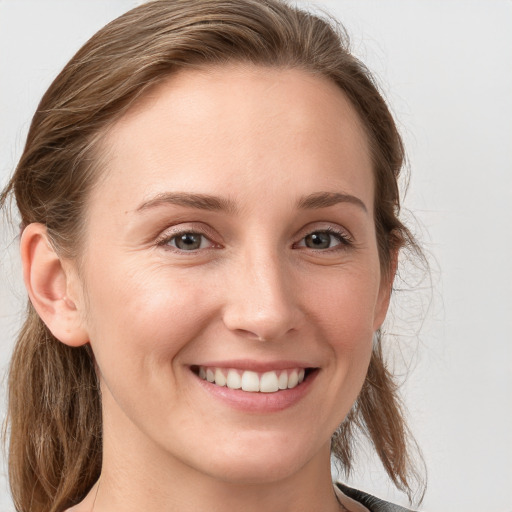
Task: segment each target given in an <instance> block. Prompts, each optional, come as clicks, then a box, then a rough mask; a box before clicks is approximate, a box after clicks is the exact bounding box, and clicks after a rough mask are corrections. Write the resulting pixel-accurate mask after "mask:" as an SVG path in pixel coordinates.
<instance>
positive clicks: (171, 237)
mask: <svg viewBox="0 0 512 512" xmlns="http://www.w3.org/2000/svg"><path fill="white" fill-rule="evenodd" d="M320 233H327V234H328V235H329V236H330V237H334V238H336V239H337V241H338V242H339V243H338V244H336V245H334V246H333V247H328V248H325V249H314V248H311V247H307V246H306V245H305V243H304V245H302V244H301V243H302V242H304V241H305V240H306V238H307V237H308V236H311V235H314V234H320ZM184 235H195V236H200V237H202V238H203V239H206V240H207V241H208V242H209V243H210V244H211V245H210V246H209V247H203V248H201V247H199V248H197V249H192V250H189V251H187V250H185V249H180V248H179V247H177V246H176V245H174V246H173V245H170V242H172V241H176V240H177V239H178V238H179V237H183V236H184ZM201 244H202V242H201ZM156 245H157V246H159V247H163V248H164V249H166V250H170V251H174V252H177V253H180V254H184V253H190V254H196V253H197V252H198V251H200V250H208V249H212V248H218V247H220V245H218V244H215V242H212V240H211V239H210V238H209V237H208V235H207V234H205V233H204V232H201V231H200V230H194V229H183V230H180V231H176V232H174V233H166V234H164V235H162V236H161V237H159V238H158V239H157V241H156ZM352 245H353V241H352V239H351V237H350V236H349V235H348V234H347V233H346V232H344V231H341V230H337V229H334V228H333V227H331V226H328V227H325V228H321V229H315V230H312V231H309V232H308V233H306V234H305V235H304V236H303V237H302V238H301V239H300V240H299V242H296V243H294V244H293V247H294V248H296V247H304V248H305V249H310V250H313V251H315V252H331V251H333V252H334V251H339V250H344V249H347V248H349V247H351V246H352Z"/></svg>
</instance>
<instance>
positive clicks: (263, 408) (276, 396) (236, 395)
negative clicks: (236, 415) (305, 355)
mask: <svg viewBox="0 0 512 512" xmlns="http://www.w3.org/2000/svg"><path fill="white" fill-rule="evenodd" d="M318 371H319V370H314V371H312V372H311V373H310V374H309V375H308V376H307V378H306V379H305V380H304V381H302V382H301V383H300V384H299V385H298V386H296V387H294V388H292V389H283V390H281V391H276V392H274V393H256V392H250V391H243V390H241V389H230V388H228V387H226V386H217V385H216V384H213V383H211V382H208V381H207V380H203V379H201V378H200V377H198V376H197V375H196V374H195V373H193V375H194V377H195V378H196V380H197V382H199V384H200V385H201V386H202V388H203V389H204V390H206V391H207V392H208V393H209V394H210V395H212V396H213V397H215V398H216V399H218V400H221V401H222V402H224V403H226V404H227V405H229V406H230V407H232V408H234V409H238V410H240V411H244V412H255V413H265V412H278V411H283V410H284V409H288V408H289V407H292V406H293V405H295V404H297V403H298V402H300V401H301V400H302V399H303V398H304V397H305V396H306V395H307V393H308V392H309V390H310V388H311V385H312V383H313V381H314V380H315V379H316V376H317V375H318Z"/></svg>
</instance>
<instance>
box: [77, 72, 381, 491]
mask: <svg viewBox="0 0 512 512" xmlns="http://www.w3.org/2000/svg"><path fill="white" fill-rule="evenodd" d="M103 148H104V149H106V151H107V153H106V155H107V166H106V167H107V168H106V170H105V173H104V176H103V177H102V179H101V180H100V181H99V182H98V185H97V187H96V188H95V189H94V191H93V194H92V196H91V197H90V203H89V208H88V215H87V219H86V226H87V229H86V243H85V252H84V254H83V255H82V262H83V268H82V273H81V278H82V283H83V287H82V299H81V300H80V299H79V300H78V301H77V302H78V304H79V305H80V306H79V307H80V308H82V310H83V316H82V318H83V320H82V321H83V325H84V327H85V329H86V330H87V333H88V336H89V339H90V343H91V346H92V349H93V352H94V354H95V358H96V362H97V366H98V372H99V376H100V381H101V386H102V394H103V407H104V428H105V457H108V456H109V454H114V455H113V456H118V457H120V456H121V455H120V454H121V453H124V452H126V448H127V445H128V446H129V450H128V451H129V453H130V457H132V459H133V461H137V463H144V462H143V461H146V463H148V462H149V466H151V465H155V464H157V462H155V461H158V462H160V461H165V464H174V465H177V466H179V465H182V466H183V467H187V468H188V470H191V471H200V472H202V473H205V474H208V475H210V476H213V477H215V478H221V479H222V480H227V481H245V482H262V481H267V480H272V479H275V478H277V477H280V478H281V477H285V476H286V475H291V474H293V473H294V472H297V471H299V470H300V469H301V468H303V467H305V466H306V465H307V464H309V463H311V461H315V460H319V459H322V461H324V462H325V460H326V459H327V460H328V457H329V444H330V437H331V434H332V433H333V431H334V430H335V429H336V427H337V426H338V425H339V423H340V422H341V421H343V419H344V417H345V416H346V414H347V413H348V411H349V410H350V408H351V406H352V404H353V403H354V401H355V399H356V397H357V395H358V393H359V391H360V389H361V386H362V383H363V381H364V378H365V374H366V370H367V367H368V363H369V359H370V354H371V347H372V337H373V333H374V331H375V330H376V329H377V328H378V327H379V326H380V324H381V322H382V321H383V318H384V315H385V312H386V308H387V301H388V295H389V285H388V284H387V283H386V282H385V280H384V279H383V277H382V275H381V272H380V265H379V258H378V252H377V243H376V237H375V229H374V215H373V195H374V188H373V178H372V164H371V158H370V154H369V148H368V141H367V138H366V136H365V133H364V130H363V128H362V125H361V122H360V120H359V119H358V116H357V114H356V113H355V110H354V109H353V107H352V106H351V105H350V103H349V102H348V100H347V99H346V97H345V96H344V94H343V93H342V92H341V91H340V90H339V89H338V88H337V87H336V86H335V85H334V84H333V83H331V82H329V81H327V80H326V79H324V78H320V77H316V76H313V75H311V74H309V73H307V72H305V71H300V70H282V69H281V70H280V69H274V68H263V67H251V66H245V67H242V66H238V67H235V66H233V67H218V68H213V69H207V70H204V71H197V70H196V71H183V72H181V73H178V74H177V75H174V76H173V77H172V78H170V79H169V80H168V81H167V82H165V83H164V84H161V85H159V86H158V87H157V88H155V89H153V90H152V91H151V92H150V93H148V94H147V95H146V96H145V97H144V99H143V101H142V102H139V104H137V106H136V107H135V108H133V109H132V110H131V112H129V113H128V114H127V115H126V116H125V117H124V118H123V119H121V120H120V122H118V123H117V124H116V125H115V126H114V127H113V129H112V130H111V131H110V132H109V133H108V134H107V135H106V137H105V139H104V141H103ZM213 379H214V382H210V381H211V380H213ZM302 379H304V380H302ZM300 381H302V382H300ZM239 386H242V388H243V389H237V388H239ZM281 388H286V389H281ZM257 389H260V391H257Z"/></svg>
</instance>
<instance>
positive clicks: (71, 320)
mask: <svg viewBox="0 0 512 512" xmlns="http://www.w3.org/2000/svg"><path fill="white" fill-rule="evenodd" d="M20 247H21V260H22V264H23V279H24V281H25V287H26V288H27V291H28V295H29V297H30V301H31V303H32V305H33V306H34V308H35V309H36V311H37V313H38V315H39V316H40V317H41V320H42V321H43V322H44V323H45V324H46V326H47V327H48V329H50V331H51V333H52V334H53V335H54V336H55V337H56V338H57V339H58V340H60V341H61V342H62V343H65V344H66V345H70V346H72V347H78V346H80V345H84V344H85V343H87V342H88V341H89V339H88V335H87V332H86V331H85V329H84V328H83V326H82V320H81V314H80V311H79V309H78V308H77V306H76V297H75V295H77V290H78V286H77V285H78V277H77V276H76V272H75V271H74V270H73V269H72V266H71V265H70V264H68V265H67V267H65V266H64V265H63V263H62V261H61V259H60V258H59V256H58V255H57V253H56V252H55V250H54V248H53V247H52V245H51V243H50V240H49V239H48V234H47V231H46V226H45V225H44V224H38V223H33V224H29V225H28V226H27V227H26V228H25V229H24V230H23V234H22V235H21V244H20Z"/></svg>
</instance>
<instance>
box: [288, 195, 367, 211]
mask: <svg viewBox="0 0 512 512" xmlns="http://www.w3.org/2000/svg"><path fill="white" fill-rule="evenodd" d="M339 203H351V204H354V205H356V206H359V207H360V208H361V209H362V210H363V211H364V212H366V213H368V209H367V208H366V205H365V204H364V203H363V201H361V199H359V198H358V197H356V196H352V195H350V194H342V193H340V192H317V193H314V194H310V195H309V196H306V197H303V198H301V199H300V200H299V202H298V207H299V208H300V209H303V210H309V209H311V210H314V209H320V208H328V207H329V206H334V205H336V204H339Z"/></svg>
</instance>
